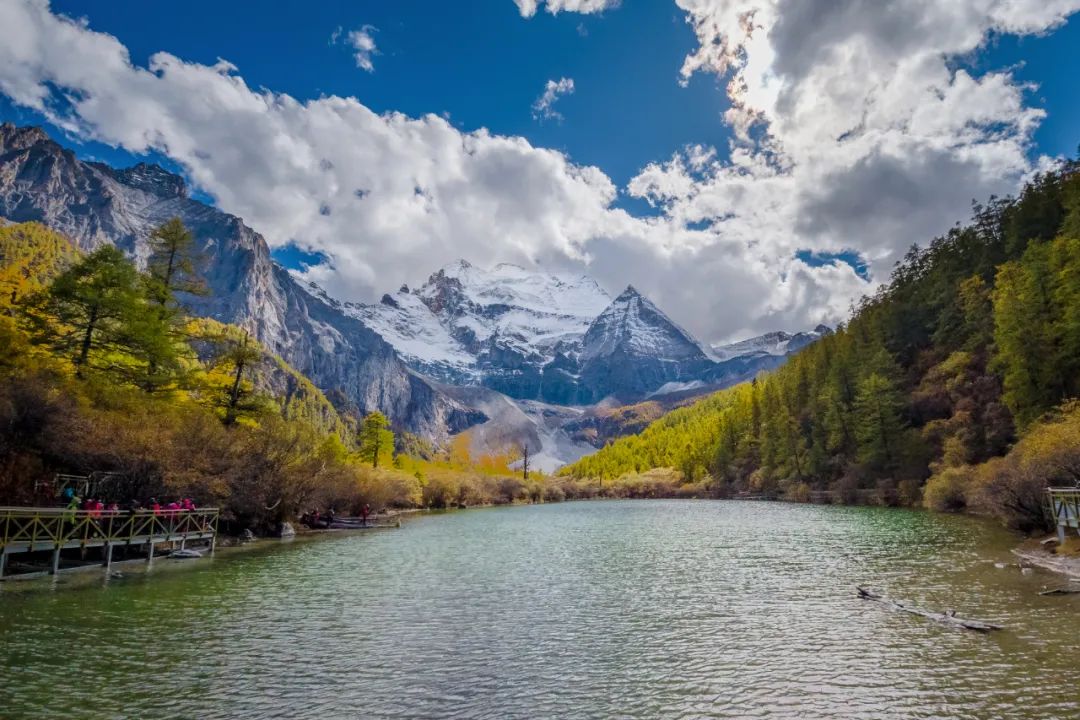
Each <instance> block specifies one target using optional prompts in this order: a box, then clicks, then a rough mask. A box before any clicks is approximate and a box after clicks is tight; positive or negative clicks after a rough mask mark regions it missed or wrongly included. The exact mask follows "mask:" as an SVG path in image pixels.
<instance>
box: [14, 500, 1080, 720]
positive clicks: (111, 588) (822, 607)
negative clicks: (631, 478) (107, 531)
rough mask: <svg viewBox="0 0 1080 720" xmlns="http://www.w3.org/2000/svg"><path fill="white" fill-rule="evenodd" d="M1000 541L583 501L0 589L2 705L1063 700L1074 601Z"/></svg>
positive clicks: (751, 507) (443, 714)
mask: <svg viewBox="0 0 1080 720" xmlns="http://www.w3.org/2000/svg"><path fill="white" fill-rule="evenodd" d="M1015 542H1016V539H1015V538H1014V537H1012V536H1010V535H1009V534H1008V533H1005V532H1004V531H1002V530H1000V529H998V528H996V527H995V526H994V525H992V524H991V523H988V522H985V521H981V520H976V519H972V518H965V517H951V516H939V515H932V514H928V513H923V512H916V511H905V510H888V509H877V508H842V507H823V506H810V505H790V504H781V503H753V502H725V501H693V500H689V501H678V500H672V501H596V502H577V503H566V504H553V505H538V506H527V507H510V508H493V509H483V510H469V511H461V512H453V513H446V514H439V515H425V516H421V517H417V518H415V519H412V520H410V521H408V522H407V523H406V524H405V525H404V527H403V528H402V529H400V530H390V531H379V532H377V533H368V534H352V535H340V536H335V537H327V538H318V539H312V540H299V541H295V542H292V543H278V542H267V543H266V544H265V545H264V546H262V547H258V548H255V549H248V550H242V551H231V552H230V551H224V552H220V553H219V554H218V555H217V557H215V558H214V559H212V560H202V561H194V562H193V563H192V564H188V565H184V564H183V563H182V562H181V561H170V560H158V561H155V564H154V566H153V568H152V570H150V572H149V573H145V572H143V571H142V569H141V566H139V567H132V566H121V567H120V568H119V570H120V571H121V572H122V573H123V577H122V578H111V579H106V578H104V577H103V576H102V575H99V574H95V573H91V574H90V575H68V576H61V577H60V578H59V579H58V581H57V582H58V585H57V586H55V587H53V586H51V585H50V584H49V582H48V581H44V582H40V581H27V582H16V583H6V584H0V716H2V717H4V718H7V720H13V719H15V718H80V719H81V718H183V719H185V720H188V719H191V718H271V717H273V718H319V719H320V720H325V719H326V718H391V717H393V718H500V719H501V718H542V717H558V718H610V717H619V718H698V717H719V718H781V717H800V718H863V717H865V718H881V717H897V718H931V717H933V718H938V717H948V718H979V719H980V720H981V719H983V718H990V717H1003V716H1008V717H1010V718H1040V719H1042V718H1073V717H1077V716H1078V715H1080V688H1078V686H1077V678H1078V677H1080V672H1078V671H1080V596H1077V595H1073V596H1063V597H1040V596H1039V595H1038V594H1037V593H1038V591H1039V590H1040V589H1043V588H1044V587H1046V586H1057V585H1059V584H1060V582H1059V581H1058V579H1057V578H1056V577H1054V576H1052V575H1049V574H1044V573H1041V572H1035V573H1033V574H1028V575H1023V574H1021V572H1020V571H1019V569H1017V568H1015V567H1012V568H1006V569H999V568H996V567H995V565H994V563H995V562H1005V563H1008V562H1013V561H1014V560H1015V558H1013V557H1012V556H1011V555H1010V554H1009V552H1008V550H1009V548H1010V547H1011V546H1012V545H1013V544H1015ZM188 562H191V561H188ZM856 583H864V584H868V585H870V586H872V587H873V588H875V589H878V590H880V591H883V592H884V593H885V594H887V595H889V596H892V597H895V598H897V599H901V600H906V601H910V602H911V603H912V604H915V605H918V606H921V607H925V608H927V609H932V610H944V609H946V608H954V609H955V610H956V611H957V613H958V614H960V615H964V616H968V617H975V618H981V619H987V620H991V621H995V622H999V623H1001V624H1003V625H1005V626H1007V629H1006V630H1004V631H1001V632H999V633H994V634H988V635H983V634H979V633H974V632H969V631H964V630H958V629H952V628H949V627H943V626H940V625H938V624H935V623H933V622H931V621H928V620H925V619H923V618H919V617H915V616H913V615H909V614H906V613H899V612H894V611H890V610H889V609H888V608H886V607H885V606H883V605H881V604H879V603H874V602H868V601H864V600H860V599H859V598H857V597H856V595H855V592H854V587H853V586H854V585H855V584H856Z"/></svg>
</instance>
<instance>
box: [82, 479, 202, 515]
mask: <svg viewBox="0 0 1080 720" xmlns="http://www.w3.org/2000/svg"><path fill="white" fill-rule="evenodd" d="M61 498H62V499H63V500H65V501H66V506H65V507H66V508H67V509H68V510H70V511H72V512H75V511H78V510H82V511H83V512H86V513H88V514H89V515H90V517H95V518H97V517H103V516H105V517H108V516H112V515H119V514H120V512H121V508H120V506H119V505H118V504H117V503H115V502H111V503H109V504H108V505H106V504H105V503H104V501H102V500H101V499H99V498H86V499H83V498H80V497H79V496H78V495H76V494H75V490H74V489H73V488H72V487H71V486H68V487H66V488H64V491H63V493H61ZM124 509H125V510H126V511H127V512H128V513H131V514H132V515H134V514H135V513H138V512H147V511H149V512H152V513H153V514H154V515H161V516H165V517H174V516H176V515H179V514H180V513H184V512H192V511H194V510H196V507H195V501H194V500H192V499H191V498H182V499H180V500H174V501H172V502H169V503H166V504H165V505H162V504H161V503H160V502H159V501H158V499H157V498H150V502H149V504H148V505H143V504H142V503H140V502H138V501H135V502H132V503H130V504H129V505H128V506H127V507H126V508H124Z"/></svg>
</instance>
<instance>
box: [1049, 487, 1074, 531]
mask: <svg viewBox="0 0 1080 720" xmlns="http://www.w3.org/2000/svg"><path fill="white" fill-rule="evenodd" d="M1046 497H1047V500H1048V501H1049V503H1050V517H1052V518H1053V519H1054V522H1055V523H1057V532H1058V540H1060V541H1061V542H1065V532H1066V529H1067V528H1075V529H1076V530H1078V531H1080V487H1071V488H1061V487H1052V488H1047V489H1046Z"/></svg>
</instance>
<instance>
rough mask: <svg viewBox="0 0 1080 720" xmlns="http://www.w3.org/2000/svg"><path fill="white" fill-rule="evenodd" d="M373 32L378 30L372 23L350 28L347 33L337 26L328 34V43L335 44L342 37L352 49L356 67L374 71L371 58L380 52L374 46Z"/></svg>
mask: <svg viewBox="0 0 1080 720" xmlns="http://www.w3.org/2000/svg"><path fill="white" fill-rule="evenodd" d="M374 32H378V28H377V27H375V26H374V25H363V26H362V27H360V29H358V30H350V31H349V32H347V33H346V32H345V29H344V28H342V27H340V26H339V27H338V28H337V29H336V30H334V33H333V35H331V36H330V43H331V44H332V45H333V44H337V43H338V41H340V40H341V39H342V37H344V38H345V42H346V43H347V44H348V45H349V47H351V48H352V49H353V58H355V60H356V67H358V68H360V69H361V70H366V71H367V72H369V73H370V72H375V63H374V62H373V60H372V58H374V56H376V55H379V54H380V53H379V49H378V48H377V47H376V46H375V37H374V35H372V33H374Z"/></svg>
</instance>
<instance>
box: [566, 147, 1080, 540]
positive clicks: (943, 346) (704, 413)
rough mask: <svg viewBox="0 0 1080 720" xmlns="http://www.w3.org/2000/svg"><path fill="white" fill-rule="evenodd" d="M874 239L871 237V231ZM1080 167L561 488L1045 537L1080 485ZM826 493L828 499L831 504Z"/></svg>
mask: <svg viewBox="0 0 1080 720" xmlns="http://www.w3.org/2000/svg"><path fill="white" fill-rule="evenodd" d="M867 227H868V228H872V223H869V222H868V224H867ZM1078 394H1080V165H1078V164H1077V163H1069V164H1066V165H1064V166H1063V167H1061V168H1060V169H1058V170H1057V171H1054V172H1050V173H1047V174H1045V175H1041V176H1039V177H1037V178H1035V179H1034V180H1033V181H1032V182H1031V183H1030V184H1028V185H1027V186H1026V187H1025V188H1024V189H1023V191H1022V192H1021V194H1020V195H1019V197H1016V198H1006V199H998V198H995V199H991V200H990V202H989V203H987V204H986V205H976V206H975V208H974V216H973V220H972V222H971V223H970V224H968V225H966V226H963V227H959V226H958V227H956V228H954V229H952V230H951V231H950V232H949V233H948V234H946V235H945V236H943V237H940V238H937V239H935V240H934V241H933V242H931V243H930V244H929V246H928V247H925V248H920V247H917V246H915V247H912V248H911V250H910V251H909V252H908V254H907V255H906V257H905V258H904V260H903V261H902V262H900V263H898V264H897V267H896V268H895V270H894V272H893V274H892V278H891V281H890V282H889V283H888V284H887V285H884V286H883V287H881V288H880V290H879V291H878V292H877V293H876V294H875V295H873V296H872V297H867V298H865V299H864V300H863V301H862V302H861V303H860V305H859V306H858V307H857V308H855V309H854V311H853V315H852V317H851V320H850V322H848V323H847V325H846V326H842V327H841V328H840V329H839V330H838V331H837V332H836V333H835V334H834V335H832V336H829V337H826V338H824V339H822V340H821V341H819V342H817V343H815V344H814V345H812V346H810V347H808V348H806V349H804V350H802V351H801V352H799V353H798V354H797V355H795V356H794V357H793V358H792V359H791V360H790V361H789V362H788V363H787V364H786V365H784V366H783V367H782V368H780V369H779V370H777V371H774V372H772V373H768V374H763V375H761V376H759V377H758V378H756V379H755V380H754V381H753V382H752V383H746V384H743V385H740V386H737V387H734V388H731V389H729V390H725V391H722V392H719V393H717V394H715V395H713V396H711V397H709V398H706V399H704V400H702V401H700V402H698V403H696V404H694V405H692V406H690V407H686V408H681V409H678V410H675V411H673V412H671V413H669V414H667V415H665V416H664V417H663V418H661V419H660V420H658V421H656V422H655V423H653V424H652V425H650V426H649V427H648V428H647V429H645V430H644V431H643V432H642V433H641V434H639V435H636V436H633V437H627V438H623V439H620V440H617V441H615V442H613V443H611V444H609V445H608V446H607V447H606V448H604V449H603V450H601V451H600V452H598V453H596V454H595V455H592V456H589V457H586V458H583V459H582V460H580V461H579V462H577V463H576V464H574V465H572V466H570V467H567V468H564V469H563V474H565V475H567V476H572V477H576V478H579V479H583V480H584V479H593V480H596V481H599V482H603V481H611V480H615V479H618V478H625V477H627V476H632V475H634V474H637V473H641V472H644V471H647V470H650V469H653V468H672V469H674V470H676V471H678V472H679V473H681V479H682V481H683V482H684V483H693V484H697V485H702V486H704V487H707V488H709V491H710V492H711V493H712V494H715V495H719V496H726V495H732V494H737V493H753V494H766V495H773V496H784V497H787V498H790V499H803V500H805V499H809V498H811V497H819V496H822V495H824V496H826V497H827V498H829V499H831V500H833V501H837V502H856V501H860V499H861V500H863V501H874V502H881V503H887V504H918V503H920V502H925V503H926V504H927V505H928V506H930V507H933V508H937V509H944V510H964V509H967V510H970V511H976V512H986V513H991V514H995V515H997V516H999V517H1000V518H1001V519H1002V520H1004V521H1005V522H1007V523H1008V524H1010V525H1011V526H1014V527H1016V528H1019V529H1023V530H1033V529H1036V528H1038V527H1042V526H1044V525H1045V524H1046V522H1047V518H1046V516H1045V510H1044V493H1043V488H1044V487H1046V485H1047V484H1068V485H1072V484H1073V483H1075V482H1077V481H1080V405H1077V404H1076V403H1074V402H1072V401H1070V399H1071V398H1075V397H1076V396H1077V395H1078ZM823 491H824V492H823Z"/></svg>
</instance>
